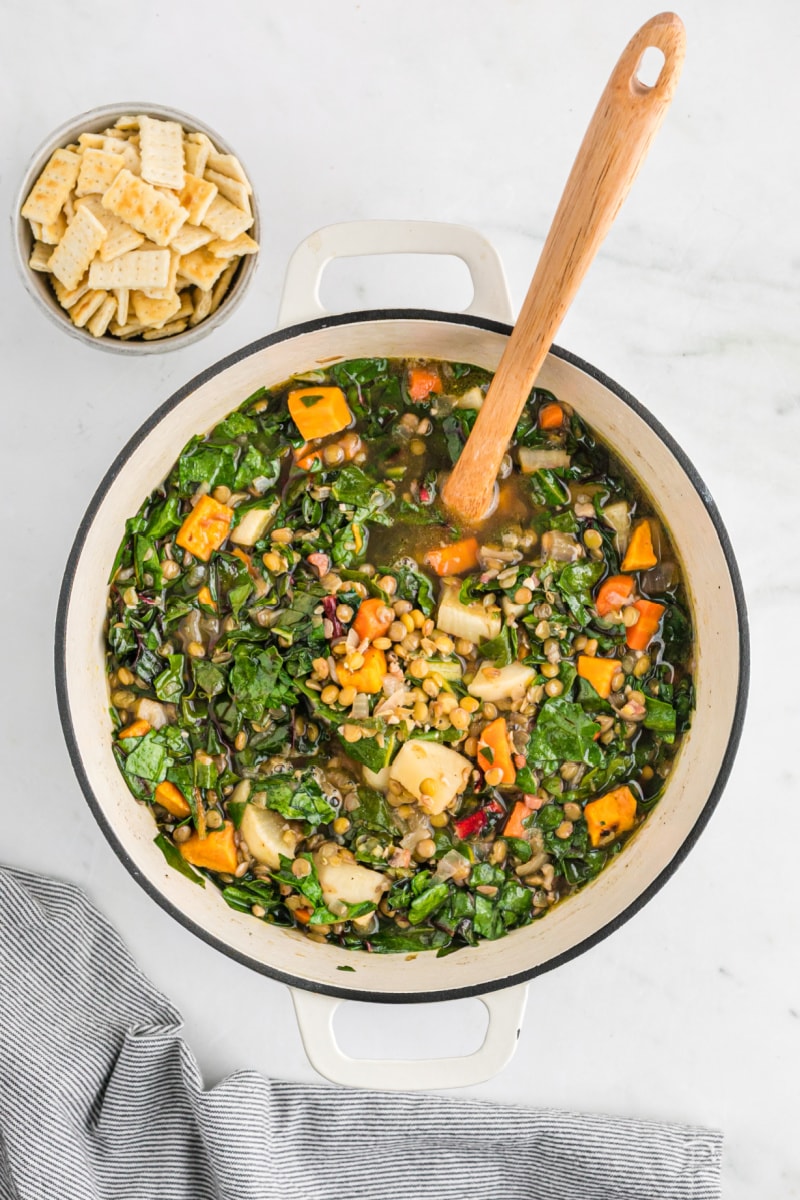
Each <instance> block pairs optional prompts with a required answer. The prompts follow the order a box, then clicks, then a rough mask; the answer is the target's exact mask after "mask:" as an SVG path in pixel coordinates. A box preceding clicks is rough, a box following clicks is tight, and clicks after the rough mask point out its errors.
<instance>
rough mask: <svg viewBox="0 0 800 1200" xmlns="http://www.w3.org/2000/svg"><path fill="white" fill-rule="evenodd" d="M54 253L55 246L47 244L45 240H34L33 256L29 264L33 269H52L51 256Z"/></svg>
mask: <svg viewBox="0 0 800 1200" xmlns="http://www.w3.org/2000/svg"><path fill="white" fill-rule="evenodd" d="M52 253H53V247H52V246H48V245H46V244H45V243H44V242H34V243H33V250H32V251H31V256H30V258H29V259H28V266H29V267H30V269H31V270H32V271H47V272H49V271H50V256H51V255H52Z"/></svg>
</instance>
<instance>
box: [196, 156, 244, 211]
mask: <svg viewBox="0 0 800 1200" xmlns="http://www.w3.org/2000/svg"><path fill="white" fill-rule="evenodd" d="M205 178H206V179H207V180H208V181H209V182H210V183H215V184H216V185H217V188H218V189H219V194H220V196H224V197H225V199H226V200H230V202H231V204H235V205H236V207H237V208H241V210H242V212H247V213H249V212H250V194H249V192H248V190H247V188H246V187H245V185H244V184H243V183H239V181H238V179H230V178H229V177H228V176H227V175H221V174H220V173H219V171H212V170H211V168H210V167H206V173H205Z"/></svg>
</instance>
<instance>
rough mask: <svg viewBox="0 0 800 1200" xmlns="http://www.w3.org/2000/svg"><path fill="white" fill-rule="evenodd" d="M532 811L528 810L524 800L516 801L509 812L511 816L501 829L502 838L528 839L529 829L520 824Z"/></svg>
mask: <svg viewBox="0 0 800 1200" xmlns="http://www.w3.org/2000/svg"><path fill="white" fill-rule="evenodd" d="M532 811H533V810H532V809H530V808H528V806H527V804H526V803H525V801H524V800H518V801H517V803H516V804H515V805H514V807H513V808H512V810H511V816H510V817H509V818H508V820H507V821H506V823H505V827H504V829H503V837H510V838H527V837H530V832H531V831H530V829H528V828H527V827H526V826H525V825H523V824H522V822H523V820H524V819H526V818H527V817H529V816H530V815H531V813H532Z"/></svg>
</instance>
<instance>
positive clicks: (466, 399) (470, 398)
mask: <svg viewBox="0 0 800 1200" xmlns="http://www.w3.org/2000/svg"><path fill="white" fill-rule="evenodd" d="M484 399H485V397H484V395H483V392H482V391H481V389H480V388H479V387H472V388H470V389H469V391H468V392H464V394H463V396H458V397H456V402H455V406H456V408H471V409H474V410H475V411H478V410H479V409H480V408H481V407H482V405H483V401H484Z"/></svg>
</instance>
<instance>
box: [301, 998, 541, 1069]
mask: <svg viewBox="0 0 800 1200" xmlns="http://www.w3.org/2000/svg"><path fill="white" fill-rule="evenodd" d="M289 990H290V991H291V993H292V1001H293V1002H294V1011H295V1014H296V1016H297V1024H298V1026H299V1028H300V1036H301V1038H302V1039H303V1046H304V1047H305V1051H306V1054H307V1055H308V1059H309V1062H310V1063H311V1065H312V1067H314V1069H315V1070H316V1071H318V1072H319V1073H320V1075H324V1077H325V1078H326V1079H329V1080H330V1081H331V1082H332V1083H340V1084H344V1085H345V1086H346V1087H358V1088H369V1089H372V1090H379V1091H389V1092H411V1091H414V1092H421V1091H434V1090H436V1089H439V1088H456V1087H471V1086H473V1085H474V1084H477V1083H485V1081H486V1080H487V1079H491V1078H492V1076H494V1075H497V1073H498V1072H499V1071H502V1069H503V1067H505V1066H506V1065H507V1063H508V1062H509V1061H510V1060H511V1058H512V1056H513V1054H514V1051H515V1049H516V1046H517V1039H518V1038H519V1033H520V1028H521V1026H522V1017H523V1015H524V1012H525V1003H526V1001H527V998H528V985H527V983H523V984H517V985H515V986H514V987H510V988H505V989H504V990H503V991H499V992H489V993H487V994H486V995H483V996H478V997H476V998H477V999H478V1000H480V1001H481V1003H482V1004H483V1005H484V1007H485V1008H486V1010H487V1012H488V1014H489V1025H488V1028H487V1030H486V1037H485V1038H484V1040H483V1044H482V1045H481V1046H479V1047H478V1049H477V1050H476V1051H475V1052H474V1053H473V1054H463V1055H460V1056H458V1057H455V1058H429V1059H419V1060H417V1059H412V1060H406V1061H402V1060H398V1059H376V1058H351V1057H350V1055H348V1054H344V1053H343V1052H342V1050H341V1049H340V1047H339V1044H338V1042H337V1041H336V1033H335V1030H334V1028H333V1020H334V1017H335V1015H336V1010H337V1009H338V1007H339V1005H340V1004H341V1003H342V1000H341V999H340V998H338V997H335V996H326V995H324V994H322V993H320V992H308V991H305V990H301V989H300V988H290V989H289Z"/></svg>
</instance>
